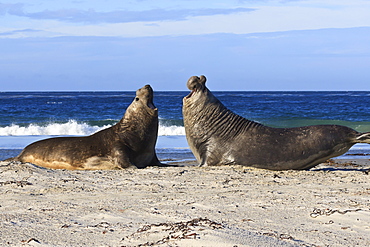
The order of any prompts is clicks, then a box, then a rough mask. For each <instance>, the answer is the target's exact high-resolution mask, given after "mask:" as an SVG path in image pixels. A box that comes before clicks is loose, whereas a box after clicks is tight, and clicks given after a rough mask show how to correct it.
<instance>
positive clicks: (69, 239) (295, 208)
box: [0, 159, 370, 247]
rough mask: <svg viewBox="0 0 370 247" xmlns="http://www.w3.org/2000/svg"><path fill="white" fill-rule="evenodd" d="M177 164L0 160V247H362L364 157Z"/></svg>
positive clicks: (368, 204) (367, 221)
mask: <svg viewBox="0 0 370 247" xmlns="http://www.w3.org/2000/svg"><path fill="white" fill-rule="evenodd" d="M338 163H340V164H338ZM177 165H181V166H179V167H160V168H159V167H149V168H146V169H127V170H112V171H68V170H51V169H45V168H40V167H37V166H34V165H32V164H20V163H7V162H0V194H1V197H0V212H1V213H0V245H1V246H230V247H232V246H238V247H240V246H369V245H370V182H369V178H370V175H369V169H370V160H369V159H354V160H350V159H344V160H335V162H332V163H330V164H329V163H328V164H321V165H320V166H318V167H315V168H314V169H312V170H310V171H267V170H260V169H253V168H248V167H241V166H225V167H205V168H203V167H196V166H194V165H195V161H189V162H187V163H183V162H182V163H180V164H177Z"/></svg>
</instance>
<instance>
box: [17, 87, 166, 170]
mask: <svg viewBox="0 0 370 247" xmlns="http://www.w3.org/2000/svg"><path fill="white" fill-rule="evenodd" d="M157 135H158V109H157V108H156V107H155V106H154V104H153V89H152V88H151V87H150V85H146V86H144V87H142V88H140V89H138V90H137V91H136V97H135V99H134V101H133V102H132V103H131V104H130V106H129V107H128V108H127V110H126V112H125V114H124V116H123V118H122V119H121V120H120V121H119V122H118V123H117V124H115V125H114V126H112V127H110V128H107V129H104V130H101V131H99V132H97V133H95V134H92V135H90V136H84V137H56V138H50V139H45V140H41V141H37V142H34V143H32V144H30V145H28V146H27V147H25V148H24V150H23V151H22V152H21V153H20V154H19V155H18V156H17V157H15V158H13V160H14V161H21V162H23V163H25V162H29V163H33V164H35V165H38V166H43V167H47V168H55V169H69V170H101V169H122V168H128V167H137V168H144V167H146V166H157V165H159V166H160V165H162V164H161V163H160V162H159V161H158V158H157V155H156V153H155V144H156V141H157Z"/></svg>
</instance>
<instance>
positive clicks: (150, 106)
mask: <svg viewBox="0 0 370 247" xmlns="http://www.w3.org/2000/svg"><path fill="white" fill-rule="evenodd" d="M147 106H148V107H149V108H150V109H153V110H157V107H155V106H154V104H153V103H152V102H148V105H147Z"/></svg>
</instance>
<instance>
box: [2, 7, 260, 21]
mask: <svg viewBox="0 0 370 247" xmlns="http://www.w3.org/2000/svg"><path fill="white" fill-rule="evenodd" d="M23 7H24V5H23V4H0V14H2V15H4V14H6V13H7V14H10V15H16V16H22V17H28V18H31V19H38V20H45V19H47V20H58V21H67V22H75V23H128V22H150V21H169V20H172V21H181V20H186V19H188V18H189V17H195V16H213V15H229V14H234V13H242V12H250V11H254V10H255V9H252V8H232V9H216V8H203V9H171V10H166V9H151V10H144V11H128V10H118V11H110V12H97V11H95V10H94V9H89V10H80V9H61V10H55V11H51V10H44V11H40V12H33V13H27V12H25V11H24V8H23Z"/></svg>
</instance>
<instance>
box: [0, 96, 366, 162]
mask: <svg viewBox="0 0 370 247" xmlns="http://www.w3.org/2000/svg"><path fill="white" fill-rule="evenodd" d="M188 93H189V92H187V91H184V92H181V91H176V92H155V95H154V104H155V105H156V107H157V108H158V109H159V118H160V127H159V138H158V143H157V152H158V153H159V156H160V158H161V157H162V158H163V159H169V158H172V157H175V158H176V157H177V158H178V157H182V158H193V156H192V154H191V152H190V149H189V148H188V146H187V142H186V139H185V130H184V127H183V120H182V111H181V108H182V98H183V97H184V96H186V95H187V94H188ZM214 95H215V96H216V97H217V98H218V99H219V100H220V101H221V102H223V103H224V105H225V106H226V107H228V108H229V109H231V110H232V111H233V112H235V113H237V114H239V115H241V116H243V117H245V118H247V119H250V120H253V121H257V122H260V123H262V124H265V125H268V126H273V127H296V126H305V125H315V124H340V125H345V126H348V127H351V128H353V129H355V130H357V131H360V132H367V131H370V111H369V109H370V92H367V91H361V92H354V91H350V92H280V91H279V92H270V91H268V92H235V91H234V92H214ZM134 96H135V92H0V160H2V159H5V158H8V157H11V156H14V155H16V154H17V153H19V151H20V150H21V149H23V148H24V147H25V146H26V145H28V144H30V143H31V142H34V141H35V140H40V139H44V138H47V137H51V136H80V135H90V134H92V133H94V132H96V131H99V130H101V129H103V128H107V127H109V126H112V125H114V124H115V123H116V122H118V121H119V120H120V119H121V117H122V116H123V114H124V112H125V109H126V108H127V107H128V106H129V104H130V103H131V102H132V100H133V99H134ZM369 150H370V145H367V144H357V145H355V146H354V148H352V149H351V150H350V152H352V153H356V152H359V153H366V154H367V153H370V151H369Z"/></svg>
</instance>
